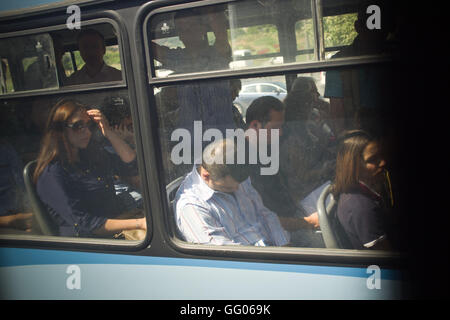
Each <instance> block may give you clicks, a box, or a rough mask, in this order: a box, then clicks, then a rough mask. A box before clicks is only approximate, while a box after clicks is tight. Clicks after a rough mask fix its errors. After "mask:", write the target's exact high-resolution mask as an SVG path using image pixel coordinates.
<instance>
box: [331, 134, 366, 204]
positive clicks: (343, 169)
mask: <svg viewBox="0 0 450 320" xmlns="http://www.w3.org/2000/svg"><path fill="white" fill-rule="evenodd" d="M338 141H339V142H340V143H339V147H338V152H337V160H336V177H335V181H334V187H333V194H334V195H335V196H338V195H339V194H341V193H346V192H349V191H351V190H352V189H354V188H355V187H356V186H357V185H358V182H359V180H360V176H361V166H362V156H363V152H364V149H365V148H366V146H367V145H368V144H369V143H370V142H372V141H374V139H373V138H372V136H371V135H370V134H369V133H367V132H366V131H363V130H351V131H347V132H344V133H343V134H342V135H341V136H340V137H339V138H338Z"/></svg>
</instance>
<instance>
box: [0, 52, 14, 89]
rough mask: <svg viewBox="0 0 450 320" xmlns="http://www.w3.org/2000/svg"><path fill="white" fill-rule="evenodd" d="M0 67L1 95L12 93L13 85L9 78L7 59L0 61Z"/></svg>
mask: <svg viewBox="0 0 450 320" xmlns="http://www.w3.org/2000/svg"><path fill="white" fill-rule="evenodd" d="M0 61H1V64H2V67H1V69H0V75H1V77H0V83H1V94H4V93H7V92H14V85H13V82H12V78H11V71H10V68H9V63H8V59H1V60H0Z"/></svg>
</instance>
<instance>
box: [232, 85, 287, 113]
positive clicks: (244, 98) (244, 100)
mask: <svg viewBox="0 0 450 320" xmlns="http://www.w3.org/2000/svg"><path fill="white" fill-rule="evenodd" d="M286 94H287V91H286V86H285V85H284V84H283V83H281V82H276V83H275V82H258V83H249V84H246V85H243V86H242V90H241V91H240V93H239V95H238V96H237V98H236V99H234V101H233V104H234V105H235V106H236V108H238V110H239V111H240V112H241V114H242V116H243V117H244V119H245V115H246V113H247V108H248V107H249V106H250V104H251V103H252V101H253V100H255V99H256V98H259V97H261V96H273V97H275V98H277V99H279V100H280V101H283V100H284V98H285V97H286Z"/></svg>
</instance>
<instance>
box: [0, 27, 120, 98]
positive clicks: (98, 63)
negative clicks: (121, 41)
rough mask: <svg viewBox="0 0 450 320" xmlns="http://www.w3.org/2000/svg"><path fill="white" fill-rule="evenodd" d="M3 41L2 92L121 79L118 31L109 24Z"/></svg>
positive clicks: (1, 55) (54, 87)
mask: <svg viewBox="0 0 450 320" xmlns="http://www.w3.org/2000/svg"><path fill="white" fill-rule="evenodd" d="M0 43H1V49H0V57H1V60H2V78H3V79H2V88H4V89H2V94H4V93H9V92H13V91H14V92H19V91H28V90H39V89H57V88H59V87H62V86H68V85H82V84H89V83H99V82H112V81H122V72H121V70H122V64H121V59H120V50H119V46H118V39H117V33H116V31H115V29H114V27H113V26H112V25H111V24H108V23H101V24H96V25H87V26H85V27H83V28H82V30H69V29H64V30H57V31H51V32H49V33H43V34H37V35H28V36H21V37H14V38H4V39H0ZM8 75H10V76H9V77H8Z"/></svg>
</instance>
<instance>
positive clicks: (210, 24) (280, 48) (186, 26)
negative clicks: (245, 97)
mask: <svg viewBox="0 0 450 320" xmlns="http://www.w3.org/2000/svg"><path fill="white" fill-rule="evenodd" d="M311 16H312V13H311V3H310V2H309V1H301V0H296V1H284V0H283V1H277V2H275V1H253V0H248V1H239V2H232V3H229V4H227V5H211V6H207V7H199V8H192V9H185V10H179V11H175V12H171V13H160V14H155V15H152V16H151V18H150V21H149V23H148V24H147V28H148V36H149V41H148V43H149V44H150V48H149V52H150V57H152V58H153V61H152V64H153V65H154V68H155V75H156V76H157V77H161V76H167V75H169V74H174V75H175V74H183V73H191V72H203V71H212V70H227V69H242V68H249V67H264V66H271V65H274V64H283V63H292V62H296V61H301V62H304V61H310V60H314V59H315V58H314V55H313V54H311V52H310V51H311V50H312V52H314V49H313V46H312V44H314V43H315V40H314V34H313V33H312V31H311V28H312V27H311V25H312V24H311V23H308V21H309V22H310V21H311ZM299 20H302V21H307V22H306V24H303V23H300V24H298V25H297V26H296V28H292V27H291V26H289V22H292V24H295V22H296V21H299ZM280 33H282V34H283V35H284V38H280V37H279V35H280ZM305 50H306V51H305ZM297 55H298V58H296V56H297Z"/></svg>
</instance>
